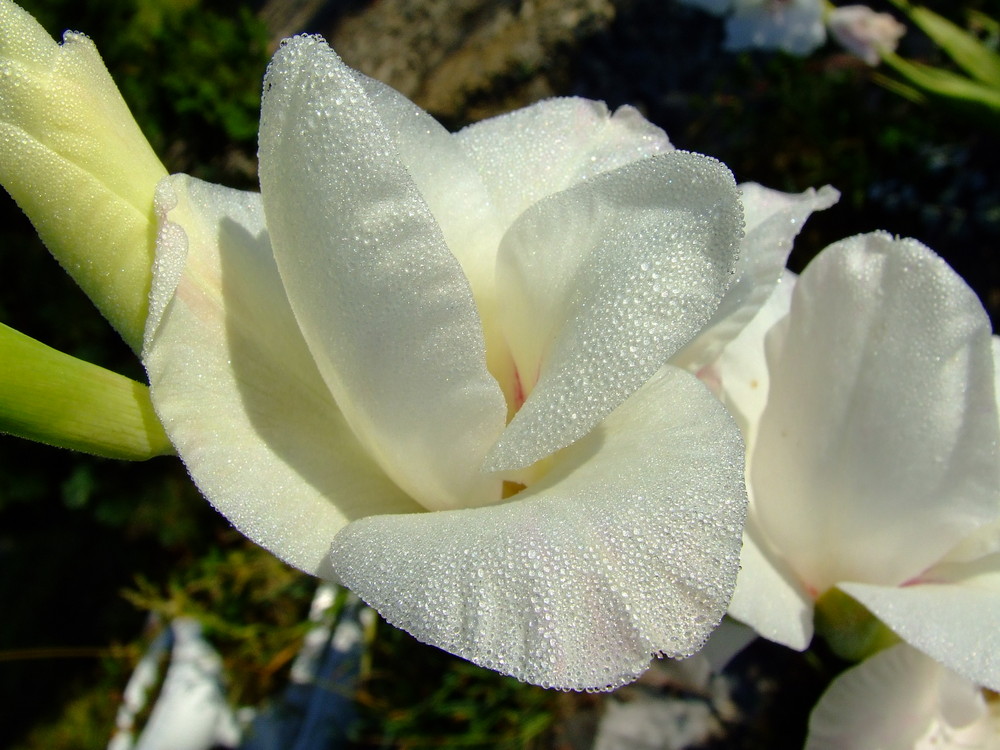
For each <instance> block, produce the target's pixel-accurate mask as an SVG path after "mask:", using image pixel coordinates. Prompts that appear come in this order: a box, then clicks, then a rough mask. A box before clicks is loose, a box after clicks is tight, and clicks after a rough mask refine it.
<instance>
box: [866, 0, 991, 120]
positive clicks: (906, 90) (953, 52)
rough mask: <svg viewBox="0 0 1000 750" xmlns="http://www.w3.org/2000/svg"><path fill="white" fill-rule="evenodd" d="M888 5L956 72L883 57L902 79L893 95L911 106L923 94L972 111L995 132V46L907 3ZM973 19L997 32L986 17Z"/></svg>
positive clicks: (892, 56) (891, 55)
mask: <svg viewBox="0 0 1000 750" xmlns="http://www.w3.org/2000/svg"><path fill="white" fill-rule="evenodd" d="M891 2H892V3H893V4H894V5H895V6H896V7H897V8H899V9H900V10H902V11H903V12H904V13H905V14H906V15H907V17H908V18H909V19H910V20H911V21H912V22H913V23H915V24H916V25H917V26H918V27H919V28H920V30H921V31H923V32H924V33H925V34H926V35H927V36H928V37H930V38H931V40H933V42H934V43H935V44H936V45H937V46H938V47H939V48H940V49H941V50H942V51H943V52H944V53H945V54H946V55H947V56H948V57H949V58H950V59H951V61H952V62H953V63H954V64H955V66H957V68H958V69H959V71H960V72H955V71H952V70H949V69H947V68H944V67H937V66H934V65H928V64H926V63H922V62H919V61H913V60H906V59H904V58H902V57H900V56H899V55H897V54H894V53H883V55H882V57H883V60H884V61H885V63H886V64H887V65H888V66H889V67H891V68H892V69H893V70H894V71H895V72H896V74H897V75H899V76H900V77H901V78H902V79H903V82H902V83H900V82H894V83H895V86H894V87H893V88H894V90H896V91H897V92H898V93H901V94H903V95H904V96H907V97H908V98H910V99H912V100H915V101H919V99H920V92H926V93H927V94H930V95H933V96H935V97H938V98H940V99H943V100H945V101H950V102H954V103H956V104H959V105H962V106H965V107H972V108H976V109H978V110H980V111H981V112H982V113H983V114H985V115H986V116H987V117H988V118H989V120H990V122H991V123H992V125H993V126H994V127H998V128H1000V54H997V51H996V49H995V44H994V46H993V47H991V46H990V45H989V44H986V43H984V42H982V41H980V40H979V39H977V38H976V36H975V35H974V34H973V33H971V32H970V31H967V30H965V29H963V28H961V27H960V26H958V25H957V24H955V23H953V22H951V21H949V20H948V19H947V18H945V17H944V16H941V15H939V14H937V13H935V12H934V11H932V10H931V9H930V8H927V7H925V6H922V5H911V4H910V3H909V2H907V0H891ZM975 18H976V19H978V20H977V25H979V26H980V27H987V28H991V27H992V28H994V29H995V28H996V24H997V22H996V19H993V18H991V17H990V16H988V15H986V14H985V13H982V12H977V13H976V15H975ZM889 83H890V85H892V83H893V82H889Z"/></svg>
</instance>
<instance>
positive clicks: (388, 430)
mask: <svg viewBox="0 0 1000 750" xmlns="http://www.w3.org/2000/svg"><path fill="white" fill-rule="evenodd" d="M393 139H394V137H393V136H392V135H391V134H390V133H388V131H387V129H386V126H385V124H383V122H382V121H381V119H380V116H379V111H378V109H377V108H376V107H374V106H373V105H372V103H371V101H370V99H369V98H368V96H367V94H366V93H365V90H364V88H363V87H362V86H361V84H360V83H359V82H358V80H357V79H356V78H355V76H354V73H353V72H352V71H351V70H350V69H348V68H347V67H346V66H345V65H344V64H343V63H342V62H341V61H340V58H338V57H337V55H336V53H334V51H333V50H331V49H330V48H329V47H328V46H326V44H325V43H324V42H323V41H322V40H320V39H318V38H314V37H298V38H296V39H292V40H290V41H289V42H287V43H286V44H285V45H284V46H283V47H282V48H281V49H280V50H279V51H278V52H277V54H276V55H275V57H274V60H273V61H272V62H271V65H270V67H269V69H268V74H267V78H266V80H265V84H264V102H263V107H262V113H261V130H260V181H261V189H262V195H263V201H264V212H265V214H266V216H267V228H268V231H269V232H270V235H271V242H272V244H273V246H274V257H275V260H276V262H277V265H278V269H279V272H280V273H281V277H282V280H283V282H284V284H285V289H286V291H287V292H288V299H289V301H290V303H291V306H292V309H293V311H294V312H295V316H296V319H297V320H298V322H299V326H300V328H301V330H302V332H303V335H304V337H305V340H306V342H307V343H308V344H309V348H310V350H311V351H312V353H313V357H314V359H315V360H316V364H317V366H318V367H319V370H320V373H321V374H322V375H323V379H324V380H325V381H326V383H327V385H328V386H329V388H330V390H331V392H332V393H333V395H334V398H335V399H336V400H337V403H338V405H339V406H340V409H341V411H342V412H343V414H344V416H345V417H346V418H347V421H348V423H349V424H350V425H351V427H352V429H353V430H354V431H355V433H356V434H357V435H358V438H359V440H360V441H361V442H362V443H363V444H364V445H365V446H366V448H367V449H368V450H369V452H370V453H371V454H372V456H374V457H375V459H376V460H377V461H378V462H379V464H380V465H381V466H382V468H383V470H384V471H385V472H386V473H387V474H389V475H390V476H391V477H392V478H393V480H395V482H396V483H397V484H398V485H399V486H400V487H402V488H403V489H404V490H405V491H406V492H407V493H408V494H410V495H411V496H412V497H414V498H415V499H417V500H418V501H419V502H420V503H421V504H422V505H424V506H425V507H427V508H431V509H440V508H448V507H467V506H470V505H481V504H487V503H492V502H497V501H499V499H500V492H501V490H500V479H499V478H497V477H492V476H488V475H484V474H482V473H481V472H480V470H479V467H480V464H481V462H482V456H483V455H485V453H486V450H487V449H488V447H489V446H490V445H492V444H493V443H494V442H495V441H496V439H497V437H498V436H499V434H500V432H501V431H502V430H503V426H504V422H505V416H506V411H507V408H506V404H505V402H504V398H503V394H502V393H501V391H500V388H499V387H498V385H497V383H496V381H495V380H494V379H493V377H491V376H490V374H489V372H488V371H487V369H486V354H485V347H484V343H483V330H482V326H481V324H480V319H479V315H478V313H477V311H476V307H475V304H474V302H473V298H472V293H471V291H470V289H469V283H468V280H467V279H466V277H465V275H464V273H463V272H462V268H461V266H460V265H459V263H458V261H457V260H456V259H455V256H454V255H452V253H451V252H450V250H449V249H448V246H447V245H446V244H445V240H444V237H443V235H442V233H441V229H440V228H439V226H438V224H437V222H436V221H435V220H434V217H433V215H432V213H431V211H430V209H429V208H428V206H427V203H426V202H425V201H424V199H423V198H422V197H421V194H420V192H419V189H418V187H417V185H416V184H415V183H414V181H413V179H412V178H411V177H410V175H409V173H408V172H407V169H406V166H405V165H404V163H403V162H402V161H401V160H400V158H399V154H398V149H397V147H396V146H395V145H394V140H393Z"/></svg>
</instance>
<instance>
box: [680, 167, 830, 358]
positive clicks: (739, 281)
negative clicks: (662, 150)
mask: <svg viewBox="0 0 1000 750" xmlns="http://www.w3.org/2000/svg"><path fill="white" fill-rule="evenodd" d="M739 189H740V202H741V203H742V204H743V226H744V236H743V242H741V243H740V257H739V259H738V260H737V261H736V272H735V274H734V275H735V279H736V280H735V281H734V282H733V284H732V285H731V286H730V287H729V289H728V290H727V291H726V295H725V297H723V298H722V302H721V304H720V305H719V309H718V310H716V311H715V314H714V315H713V316H712V320H711V321H710V322H709V324H708V325H707V326H705V330H704V331H702V332H701V333H700V334H699V335H698V337H697V338H696V339H695V340H694V341H692V342H691V343H690V344H688V345H687V346H685V347H684V349H683V350H682V351H680V352H678V353H677V355H676V356H675V357H674V358H673V360H672V363H673V364H675V365H677V366H678V367H685V368H687V369H689V370H691V371H692V372H697V371H698V370H700V369H701V368H702V367H704V366H705V365H707V364H709V363H711V362H713V361H714V360H715V359H716V358H717V357H718V356H719V353H720V352H721V351H722V349H723V347H725V346H726V344H728V343H729V342H730V341H732V340H733V339H734V338H735V337H736V336H737V335H738V334H739V333H740V331H742V330H743V328H744V326H746V325H747V323H749V321H750V320H751V319H752V318H753V317H754V315H756V314H757V311H758V310H760V308H761V305H763V304H764V303H765V301H766V300H767V299H768V298H769V297H770V296H771V292H773V291H774V288H775V285H776V284H777V283H778V280H779V279H780V278H781V276H782V274H783V273H784V271H785V263H786V262H787V260H788V254H789V253H790V252H791V251H792V243H793V242H794V241H795V238H796V237H797V236H798V234H799V232H800V231H801V230H802V226H803V224H805V221H806V219H808V218H809V216H810V215H811V214H812V213H813V212H814V211H823V210H825V209H827V208H829V207H830V206H832V205H833V204H834V203H836V202H837V200H838V199H839V198H840V193H838V192H837V191H836V190H834V189H833V188H832V187H830V186H829V185H826V186H825V187H822V188H820V189H819V190H814V189H813V188H809V190H806V191H805V192H802V193H782V192H780V191H778V190H771V189H770V188H766V187H763V186H762V185H758V184H757V183H754V182H747V183H743V184H742V185H740V186H739Z"/></svg>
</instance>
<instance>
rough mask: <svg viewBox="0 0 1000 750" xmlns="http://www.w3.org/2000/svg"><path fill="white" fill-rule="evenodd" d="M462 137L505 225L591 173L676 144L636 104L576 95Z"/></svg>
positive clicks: (533, 107)
mask: <svg viewBox="0 0 1000 750" xmlns="http://www.w3.org/2000/svg"><path fill="white" fill-rule="evenodd" d="M455 137H456V139H457V140H458V142H459V143H460V145H461V147H462V148H463V149H464V150H465V151H466V153H468V154H469V156H470V157H471V158H472V160H473V162H474V163H475V164H476V168H477V169H478V171H479V173H480V175H481V176H482V178H483V180H484V182H485V184H486V187H487V190H488V192H489V194H490V196H491V198H492V201H493V204H494V205H495V206H496V209H497V212H498V216H499V218H500V225H501V227H503V228H506V227H508V226H510V224H512V223H513V221H514V220H515V219H516V218H517V217H518V216H519V215H520V214H521V212H522V211H524V210H525V209H526V208H528V207H529V206H531V205H533V204H534V203H537V202H538V201H540V200H541V199H542V198H545V197H546V196H548V195H552V194H553V193H557V192H559V191H561V190H565V189H566V188H569V187H572V186H573V185H575V184H577V183H579V182H581V181H582V180H583V179H585V178H587V177H592V176H593V175H595V174H600V173H601V172H608V171H611V170H613V169H617V168H618V167H622V166H624V165H625V164H629V163H631V162H633V161H638V160H639V159H643V158H645V157H647V156H652V155H653V154H659V153H664V152H666V151H672V150H673V146H672V145H670V140H669V139H668V138H667V135H666V133H664V132H663V131H662V130H661V129H660V128H658V127H656V126H655V125H653V124H652V123H650V122H649V121H648V120H646V119H645V118H644V117H643V116H642V115H641V114H639V112H638V110H636V109H635V108H634V107H628V106H625V107H621V108H619V109H618V110H616V111H615V113H614V114H613V115H612V114H611V113H609V112H608V108H607V106H605V104H604V103H603V102H595V101H590V100H589V99H576V98H566V99H549V100H546V101H543V102H538V103H537V104H533V105H531V106H530V107H525V108H524V109H519V110H517V111H515V112H511V113H510V114H506V115H502V116H500V117H493V118H490V119H489V120H483V121H482V122H478V123H475V124H474V125H470V126H469V127H467V128H465V129H463V130H461V131H459V132H458V133H457V134H456V136H455Z"/></svg>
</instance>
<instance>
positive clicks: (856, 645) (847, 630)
mask: <svg viewBox="0 0 1000 750" xmlns="http://www.w3.org/2000/svg"><path fill="white" fill-rule="evenodd" d="M814 625H815V628H816V633H817V634H818V635H820V636H822V637H823V639H824V640H825V641H826V642H827V645H828V646H829V647H830V650H831V651H833V653H835V654H836V655H837V656H839V657H840V658H841V659H845V660H847V661H852V662H858V661H861V660H862V659H867V658H868V657H869V656H871V655H872V654H874V653H876V652H878V651H881V650H882V649H884V648H888V647H889V646H894V645H895V644H897V643H899V640H900V639H899V636H898V635H896V634H895V633H893V632H892V631H891V630H889V628H887V627H886V626H885V624H884V623H883V622H882V621H881V620H879V619H878V618H877V617H875V615H873V614H872V613H871V612H869V611H868V610H867V609H866V608H865V607H864V605H862V604H860V603H859V602H858V601H857V600H856V599H854V598H853V597H851V596H849V595H848V594H845V593H844V592H843V591H841V590H840V589H838V588H836V587H834V588H832V589H830V590H828V591H827V592H826V593H825V594H823V596H821V597H820V598H819V599H817V600H816V608H815V615H814Z"/></svg>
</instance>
